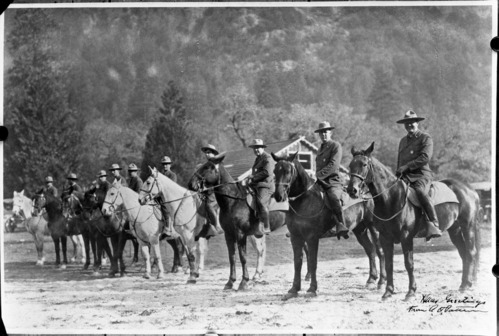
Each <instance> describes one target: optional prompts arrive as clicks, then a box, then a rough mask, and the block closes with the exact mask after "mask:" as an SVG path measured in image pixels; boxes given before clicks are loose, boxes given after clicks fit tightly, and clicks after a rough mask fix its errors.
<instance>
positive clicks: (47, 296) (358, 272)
mask: <svg viewBox="0 0 499 336" xmlns="http://www.w3.org/2000/svg"><path fill="white" fill-rule="evenodd" d="M489 226H490V224H489ZM285 232H286V229H285V228H282V229H280V230H278V231H277V232H274V233H272V234H271V235H270V236H268V241H267V244H268V253H267V264H266V268H265V274H264V280H263V281H261V282H258V283H252V286H251V288H250V289H249V290H248V291H245V292H238V291H236V290H229V291H224V290H223V287H224V285H225V283H226V282H227V280H228V276H229V268H228V259H227V248H226V246H225V242H224V238H223V236H218V237H215V238H212V239H211V241H210V250H209V252H208V257H207V261H206V269H205V271H204V272H203V273H202V274H201V276H200V278H199V281H198V282H197V284H195V285H188V284H186V280H187V275H185V274H183V273H176V274H174V273H167V274H166V276H165V278H164V279H161V280H158V279H154V280H146V279H144V278H143V277H142V275H143V271H144V268H143V266H142V262H140V265H131V266H130V267H129V268H128V269H127V271H128V274H127V276H126V277H123V278H108V277H107V276H105V274H106V271H107V270H108V267H109V266H105V267H104V272H103V275H101V276H94V275H92V271H91V270H88V271H83V270H82V265H81V264H70V265H69V266H68V267H67V269H65V270H60V269H56V268H55V266H54V261H55V255H54V246H53V243H52V242H51V240H50V238H49V237H46V247H45V250H46V259H47V263H46V265H45V266H43V267H40V266H36V265H35V261H36V250H35V246H34V243H33V241H32V238H31V236H30V235H29V234H28V233H26V232H23V231H21V230H20V229H18V230H17V231H16V232H14V233H4V234H3V247H4V254H3V256H2V258H3V266H4V269H3V272H2V274H3V277H4V279H3V280H4V282H3V286H2V315H3V316H2V318H3V321H4V324H5V326H6V328H7V331H8V332H11V333H37V334H39V333H51V332H55V333H86V332H88V333H92V332H102V333H104V332H114V333H134V334H147V333H176V332H179V333H184V334H185V333H193V334H199V333H204V332H206V331H207V330H216V331H217V332H219V333H239V334H241V333H243V334H244V333H252V332H256V333H262V332H269V333H288V334H289V333H300V334H302V333H307V334H310V333H314V334H315V333H333V332H335V333H343V332H346V333H348V332H349V333H352V332H353V333H361V334H366V333H372V332H382V333H383V332H392V333H393V332H395V333H398V332H412V333H432V334H433V333H435V334H438V333H445V334H463V333H466V334H470V333H473V334H495V333H496V331H495V330H496V312H495V310H496V300H495V278H494V277H493V276H492V274H491V267H492V265H493V261H494V255H493V253H494V251H493V249H492V247H491V241H490V237H491V230H490V228H485V230H484V231H483V236H484V242H483V248H482V258H481V263H480V274H479V280H478V283H477V284H476V287H475V288H474V290H472V291H470V292H467V293H460V292H458V291H457V289H458V287H459V285H460V278H461V260H460V258H459V256H458V253H457V250H456V249H455V248H454V247H453V246H452V244H451V242H450V240H449V238H448V236H447V235H445V236H444V237H442V238H440V239H438V240H433V241H432V242H431V243H429V244H427V243H425V242H424V240H422V239H418V240H417V241H416V242H415V249H416V253H415V268H416V271H415V275H416V280H417V283H418V295H417V296H416V298H415V299H413V300H412V301H411V302H404V301H403V299H404V296H405V292H406V290H407V286H408V279H407V275H406V271H405V268H404V261H403V256H402V254H401V248H400V246H396V256H395V265H394V270H395V271H394V277H395V286H396V289H397V294H396V295H395V296H394V297H393V298H392V299H390V300H388V301H382V300H381V296H382V294H383V292H384V288H383V289H380V290H378V289H367V288H366V287H365V282H366V280H367V277H368V262H367V257H366V256H365V255H364V252H363V250H362V248H361V246H360V245H359V244H358V243H357V241H356V239H355V237H352V238H350V239H348V240H346V241H345V240H341V241H337V240H336V239H332V238H330V239H323V240H321V244H320V258H319V265H318V285H319V290H318V296H317V297H315V298H305V297H304V292H305V291H306V289H307V288H308V283H307V282H303V285H302V286H303V287H302V289H303V293H301V295H300V296H299V297H298V298H294V299H290V300H288V301H282V300H281V298H282V296H283V294H285V293H286V292H287V291H288V289H289V288H290V287H291V282H292V279H293V263H292V250H291V244H290V242H289V239H288V238H286V237H285ZM162 249H163V256H164V259H163V261H164V264H165V267H166V269H167V270H170V268H171V265H172V250H171V248H170V247H169V246H167V245H166V244H164V246H163V247H162ZM70 250H71V249H70ZM248 250H249V252H250V253H249V254H250V258H249V270H250V272H251V275H253V272H254V269H255V258H254V255H255V253H254V251H253V249H252V248H251V247H249V248H248ZM165 255H166V257H165ZM131 256H132V254H131V246H130V245H127V248H126V251H125V257H126V258H125V259H126V261H127V264H130V263H131ZM305 265H306V264H305V263H304V270H303V276H304V275H305V268H306V266H305ZM156 271H157V269H156ZM237 271H238V281H240V279H241V273H242V272H241V269H240V267H239V264H238V269H237ZM237 284H238V283H237ZM236 288H237V286H236ZM423 298H426V299H431V300H430V301H431V302H423V301H424V300H423ZM459 300H461V302H458V301H459ZM463 300H464V302H463Z"/></svg>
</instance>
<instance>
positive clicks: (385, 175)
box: [352, 149, 395, 181]
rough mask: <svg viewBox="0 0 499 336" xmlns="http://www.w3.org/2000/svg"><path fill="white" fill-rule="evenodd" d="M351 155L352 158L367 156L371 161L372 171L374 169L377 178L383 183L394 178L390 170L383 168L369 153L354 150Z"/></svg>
mask: <svg viewBox="0 0 499 336" xmlns="http://www.w3.org/2000/svg"><path fill="white" fill-rule="evenodd" d="M352 155H353V157H355V156H357V155H362V156H367V157H368V158H370V159H371V161H372V163H373V169H376V170H377V172H378V173H379V177H380V178H381V179H383V180H384V181H389V180H392V179H393V178H395V175H394V174H393V172H392V170H391V169H390V168H389V167H387V166H385V165H384V164H383V163H382V162H381V161H379V160H378V159H377V158H375V157H374V156H372V155H371V153H370V152H369V153H367V151H366V150H354V149H352Z"/></svg>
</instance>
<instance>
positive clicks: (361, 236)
mask: <svg viewBox="0 0 499 336" xmlns="http://www.w3.org/2000/svg"><path fill="white" fill-rule="evenodd" d="M359 227H360V226H357V227H356V228H355V229H354V230H353V233H354V234H355V237H357V240H358V242H359V243H360V245H362V247H363V248H364V251H365V252H366V255H367V258H368V259H369V278H368V279H367V283H366V287H367V288H369V289H375V288H376V280H377V279H378V270H377V268H376V252H375V251H374V244H373V243H372V241H371V239H370V238H369V235H368V233H367V231H363V230H360V229H359Z"/></svg>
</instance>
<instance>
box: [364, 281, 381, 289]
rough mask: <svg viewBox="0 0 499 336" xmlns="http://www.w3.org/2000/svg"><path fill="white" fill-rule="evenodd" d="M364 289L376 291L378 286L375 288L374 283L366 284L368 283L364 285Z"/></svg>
mask: <svg viewBox="0 0 499 336" xmlns="http://www.w3.org/2000/svg"><path fill="white" fill-rule="evenodd" d="M366 288H367V289H376V288H379V285H378V286H376V284H375V283H374V282H368V283H366Z"/></svg>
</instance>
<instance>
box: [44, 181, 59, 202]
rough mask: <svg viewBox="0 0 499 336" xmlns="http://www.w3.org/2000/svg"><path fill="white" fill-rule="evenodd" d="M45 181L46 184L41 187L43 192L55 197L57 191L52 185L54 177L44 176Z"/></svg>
mask: <svg viewBox="0 0 499 336" xmlns="http://www.w3.org/2000/svg"><path fill="white" fill-rule="evenodd" d="M45 183H46V186H45V187H44V188H43V192H44V193H45V194H51V195H52V196H54V197H57V195H58V192H57V188H56V187H54V179H53V178H52V176H47V177H46V178H45Z"/></svg>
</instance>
